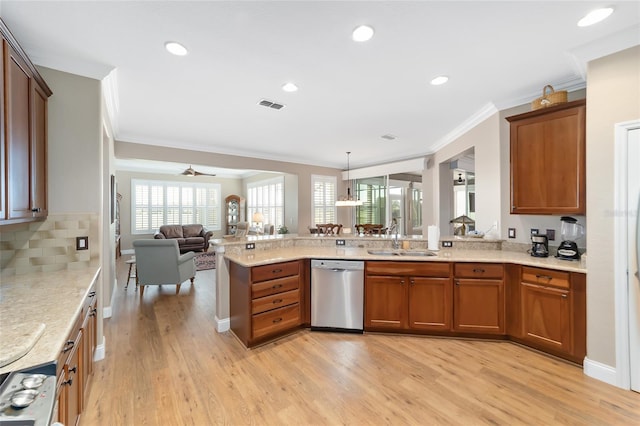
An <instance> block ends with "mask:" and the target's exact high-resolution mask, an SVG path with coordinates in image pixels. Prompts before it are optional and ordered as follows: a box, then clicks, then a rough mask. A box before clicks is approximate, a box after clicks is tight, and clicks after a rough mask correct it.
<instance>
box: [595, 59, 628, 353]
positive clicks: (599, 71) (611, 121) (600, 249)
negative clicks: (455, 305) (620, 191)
mask: <svg viewBox="0 0 640 426" xmlns="http://www.w3.org/2000/svg"><path fill="white" fill-rule="evenodd" d="M587 91H588V94H589V95H588V97H587V211H588V216H587V228H588V231H589V232H588V234H587V252H588V260H587V269H588V273H587V314H588V315H587V357H588V358H589V359H590V360H592V361H597V362H600V363H603V364H605V365H609V366H615V365H616V353H615V343H616V342H615V305H614V259H613V255H614V246H613V238H612V235H613V232H614V229H613V217H614V192H613V188H614V165H613V160H614V146H615V143H614V130H613V126H614V125H615V124H616V123H620V122H623V121H629V120H633V119H638V118H640V47H638V46H636V47H634V48H631V49H627V50H624V51H622V52H619V53H616V54H614V55H610V56H607V57H604V58H601V59H598V60H594V61H592V62H590V63H589V64H588V68H587Z"/></svg>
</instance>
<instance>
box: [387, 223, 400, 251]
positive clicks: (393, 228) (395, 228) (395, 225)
mask: <svg viewBox="0 0 640 426" xmlns="http://www.w3.org/2000/svg"><path fill="white" fill-rule="evenodd" d="M391 233H394V234H395V235H394V238H393V248H394V249H395V250H397V249H399V248H400V241H398V222H396V220H395V219H392V220H391V223H390V224H389V228H388V229H387V235H391Z"/></svg>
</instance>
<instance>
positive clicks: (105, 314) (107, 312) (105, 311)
mask: <svg viewBox="0 0 640 426" xmlns="http://www.w3.org/2000/svg"><path fill="white" fill-rule="evenodd" d="M117 290H118V280H117V279H114V280H113V291H112V292H111V302H112V303H113V301H114V300H115V297H116V291H117ZM112 315H113V308H112V305H109V306H103V307H102V319H103V320H104V319H105V318H111V316H112Z"/></svg>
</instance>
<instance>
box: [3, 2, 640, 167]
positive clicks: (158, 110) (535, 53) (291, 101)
mask: <svg viewBox="0 0 640 426" xmlns="http://www.w3.org/2000/svg"><path fill="white" fill-rule="evenodd" d="M603 5H607V6H611V5H613V6H614V8H615V12H614V14H613V15H612V16H611V17H610V18H609V19H607V20H606V21H604V22H602V23H600V24H596V25H594V26H592V27H587V28H579V27H578V26H577V25H576V22H577V21H578V20H579V19H580V18H581V17H583V16H584V15H585V14H586V13H587V12H589V11H590V10H592V9H594V8H596V7H600V6H603ZM0 14H1V16H2V19H3V20H4V21H5V22H6V23H7V25H8V26H9V28H10V29H11V30H12V32H13V33H14V35H15V36H16V38H17V39H18V40H19V41H20V43H21V45H22V46H23V48H24V49H25V50H26V52H27V53H28V54H29V55H30V57H31V58H32V60H33V61H34V62H35V63H36V64H38V65H43V66H47V67H50V68H55V69H59V70H63V71H67V72H71V73H75V74H79V75H85V76H89V77H93V78H98V79H102V78H104V77H106V76H107V75H110V77H109V80H110V85H109V87H110V89H111V90H112V92H111V96H112V97H111V98H110V101H111V102H112V105H113V106H114V111H113V114H114V125H115V129H114V131H115V135H116V139H117V140H119V141H124V142H136V143H143V144H153V145H161V146H171V147H180V148H187V149H194V150H200V151H208V152H219V153H225V154H236V155H242V156H251V157H258V158H266V159H278V160H284V161H293V162H299V163H305V164H315V165H322V166H329V167H336V168H345V166H346V154H345V151H351V152H352V154H351V157H350V162H351V168H357V167H362V166H369V165H375V164H381V163H386V162H390V161H395V160H402V159H407V158H415V157H418V156H422V155H425V154H429V153H431V152H434V151H435V150H436V149H438V148H439V147H441V146H443V145H445V144H446V143H448V142H449V141H450V140H451V139H452V138H454V137H455V136H456V135H459V134H461V133H462V132H464V131H465V130H466V129H468V128H469V127H470V126H472V125H473V124H475V123H477V122H478V121H479V120H482V119H484V118H485V117H487V116H488V115H490V114H492V113H494V112H495V111H496V110H499V109H504V108H507V107H510V106H514V105H520V104H523V103H527V102H529V101H531V100H532V99H534V98H536V97H538V96H540V94H541V90H542V88H543V86H544V85H546V84H553V85H554V86H555V87H556V89H569V90H572V89H576V88H581V87H585V81H584V79H585V69H586V61H588V60H590V59H593V58H595V57H599V56H604V55H606V54H609V53H612V52H615V51H617V50H621V49H623V48H627V47H630V46H633V45H637V44H640V30H639V28H640V2H637V1H609V2H604V3H603V2H601V1H573V2H569V1H549V2H540V1H536V2H523V1H511V2H506V1H497V2H485V1H470V2H458V1H456V2H444V1H413V2H410V1H407V2H400V1H374V2H368V1H351V2H340V1H297V2H295V1H288V2H277V1H255V2H251V1H233V2H231V1H227V2H222V1H195V2H187V1H173V2H172V1H139V2H133V1H111V2H104V1H89V0H87V1H71V2H60V1H42V2H37V1H14V0H0ZM360 24H369V25H371V26H373V27H374V28H375V30H376V33H375V36H374V37H373V39H372V40H371V41H369V42H366V43H355V42H353V41H352V40H351V31H352V30H353V29H354V28H355V27H356V26H357V25H360ZM169 40H172V41H179V42H181V43H182V44H184V45H185V46H186V47H187V48H188V49H189V54H188V55H187V56H184V57H176V56H173V55H170V54H168V53H167V52H166V51H165V50H164V43H165V42H166V41H169ZM440 74H446V75H448V76H449V78H450V80H449V83H447V84H445V85H442V86H432V85H430V84H429V81H430V80H431V79H432V78H433V77H435V76H437V75H440ZM287 81H293V82H295V83H296V84H297V85H298V86H299V87H300V90H299V91H298V92H295V93H286V92H284V91H282V90H281V88H280V87H281V85H282V84H284V83H285V82H287ZM54 96H55V93H54ZM261 99H269V100H272V101H276V102H278V103H283V104H285V105H286V107H285V108H283V109H282V110H279V111H277V110H273V109H269V108H265V107H261V106H258V105H257V103H258V102H259V101H260V100H261ZM385 134H392V135H395V136H397V139H396V140H395V141H393V142H389V141H386V140H384V139H382V138H381V136H382V135H385Z"/></svg>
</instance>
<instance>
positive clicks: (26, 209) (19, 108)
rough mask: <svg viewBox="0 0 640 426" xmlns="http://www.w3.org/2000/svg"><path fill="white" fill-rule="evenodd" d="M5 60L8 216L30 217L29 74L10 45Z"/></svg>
mask: <svg viewBox="0 0 640 426" xmlns="http://www.w3.org/2000/svg"><path fill="white" fill-rule="evenodd" d="M5 47H6V48H7V54H8V55H7V56H8V57H7V61H6V66H7V68H6V74H5V78H6V82H5V87H6V93H5V97H6V108H7V109H6V117H7V140H6V156H7V179H8V184H9V188H8V194H7V196H8V203H7V219H22V218H30V217H31V216H32V214H31V144H30V137H29V132H30V130H31V125H30V105H29V101H30V99H31V86H30V84H31V73H30V72H29V69H28V68H27V66H26V64H25V63H24V61H23V60H22V59H21V58H20V57H19V56H18V55H17V54H16V52H14V50H13V49H11V47H9V46H5Z"/></svg>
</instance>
